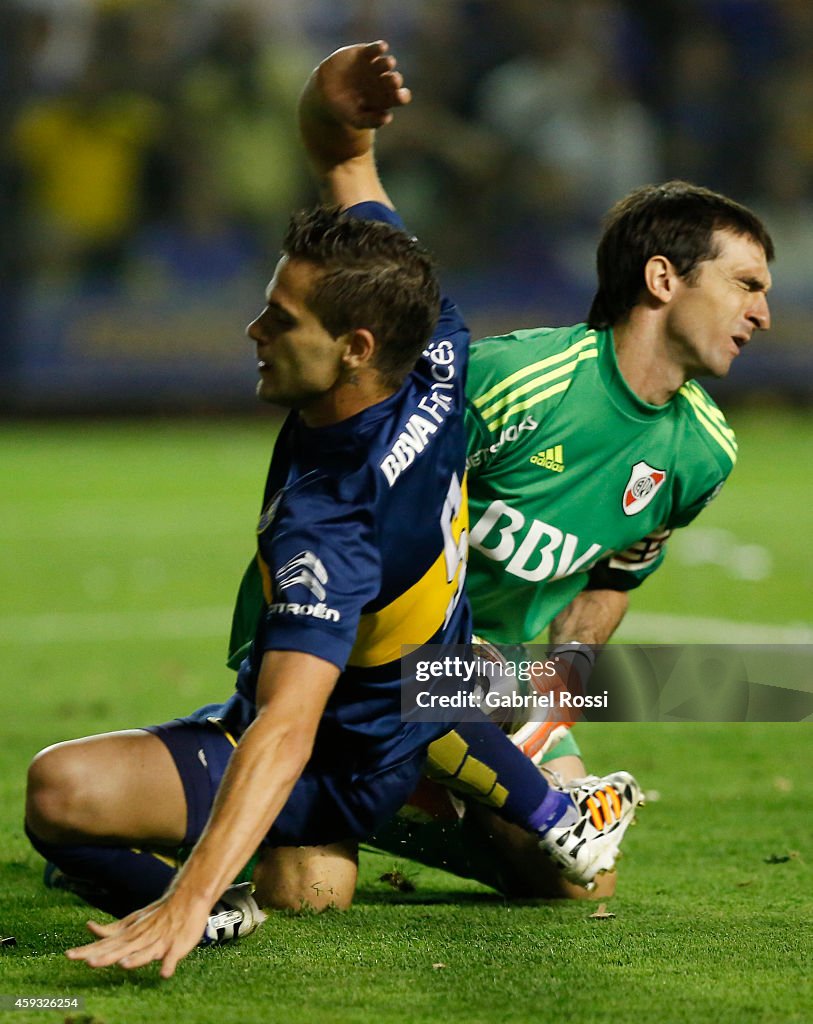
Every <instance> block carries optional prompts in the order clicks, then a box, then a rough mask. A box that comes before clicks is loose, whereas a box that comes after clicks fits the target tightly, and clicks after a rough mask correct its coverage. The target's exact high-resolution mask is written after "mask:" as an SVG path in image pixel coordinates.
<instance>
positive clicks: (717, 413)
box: [685, 381, 734, 437]
mask: <svg viewBox="0 0 813 1024" xmlns="http://www.w3.org/2000/svg"><path fill="white" fill-rule="evenodd" d="M685 387H690V388H691V390H692V391H693V392H694V394H696V395H697V398H698V399H699V400H700V401H701V402H702V403H703V406H704V407H705V410H707V412H708V413H709V415H710V416H711V417H712V419H714V420H717V421H718V422H719V423H720V426H721V427H724V428H725V430H726V431H727V432H729V433H730V434H731V435H732V437H733V434H734V431H733V430H732V429H731V427H729V425H728V424H727V423H726V418H725V415H724V413H723V411H722V410H721V409H720V408H719V407H718V406H716V404H715V403H714V402H713V401H712V399H711V398H710V397H709V396H708V395H707V394H704V393H703V392H702V391H701V390H700V387H699V385H697V384H695V382H694V381H687V382H686V384H685Z"/></svg>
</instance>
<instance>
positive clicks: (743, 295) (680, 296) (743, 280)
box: [667, 230, 771, 379]
mask: <svg viewBox="0 0 813 1024" xmlns="http://www.w3.org/2000/svg"><path fill="white" fill-rule="evenodd" d="M713 241H714V243H715V246H714V250H713V251H715V252H716V253H717V255H716V256H715V257H714V258H713V259H708V260H704V261H703V262H702V263H701V264H699V266H698V267H697V268H696V269H695V271H694V272H693V273H692V274H690V275H689V276H688V277H686V278H677V279H676V280H675V282H674V294H673V297H672V300H671V301H670V302H669V304H668V310H667V346H668V347H669V351H670V355H672V357H673V358H674V359H675V361H676V362H678V363H680V365H681V366H682V368H683V369H684V372H685V376H686V378H687V379H688V378H689V377H693V376H696V375H703V374H710V375H711V376H714V377H724V376H725V375H726V374H727V373H728V371H729V369H730V368H731V364H732V362H733V361H734V359H736V358H737V356H738V355H739V353H740V352H741V351H742V349H743V348H744V347H745V345H747V344H748V342H749V341H750V340H751V337H752V335H753V334H754V332H755V331H766V330H768V328H769V327H770V324H771V314H770V310H769V308H768V290H769V289H770V287H771V275H770V272H769V271H768V263H767V260H766V258H765V252H764V250H763V248H762V246H761V245H759V243H757V242H755V241H754V240H753V239H751V238H749V237H748V236H747V235H737V234H734V233H733V232H731V231H727V230H725V231H715V233H714V236H713Z"/></svg>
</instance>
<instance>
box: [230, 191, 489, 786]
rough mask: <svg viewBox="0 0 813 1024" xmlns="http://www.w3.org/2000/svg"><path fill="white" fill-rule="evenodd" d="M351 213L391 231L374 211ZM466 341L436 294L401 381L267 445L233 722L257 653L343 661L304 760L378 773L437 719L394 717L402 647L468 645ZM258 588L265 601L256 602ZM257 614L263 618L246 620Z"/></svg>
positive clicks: (246, 701)
mask: <svg viewBox="0 0 813 1024" xmlns="http://www.w3.org/2000/svg"><path fill="white" fill-rule="evenodd" d="M352 212H353V213H354V215H356V216H364V217H368V218H371V219H379V220H387V221H389V222H391V223H396V224H400V221H399V219H398V218H397V215H395V214H393V213H392V211H390V210H388V209H387V208H386V207H383V206H379V205H378V204H363V205H362V206H360V207H354V208H353V210H352ZM468 342H469V336H468V331H467V329H466V327H465V324H464V323H463V321H462V320H461V318H460V315H459V313H458V312H457V309H456V307H455V306H454V305H453V304H452V303H451V302H449V301H448V300H444V302H443V304H442V307H441V315H440V318H439V321H438V324H437V327H436V330H435V333H434V335H433V337H432V339H431V341H430V342H429V344H428V346H427V348H426V350H425V351H424V353H423V356H422V357H421V359H420V360H419V362H418V364H417V366H416V367H415V369H414V370H413V372H412V373H411V374H410V376H409V377H408V379H407V380H406V382H405V383H404V385H403V386H402V387H401V388H400V390H399V391H397V392H396V393H395V394H393V395H391V396H390V397H389V398H387V399H386V400H384V401H383V402H380V403H378V404H376V405H374V406H371V407H370V408H368V409H365V410H363V411H362V412H360V413H358V414H357V415H356V416H353V417H351V418H350V419H347V420H344V421H343V422H340V423H336V424H333V425H330V426H327V427H319V428H309V427H307V426H305V424H304V423H303V422H302V421H301V419H300V418H299V416H298V414H296V413H291V414H290V415H289V416H288V418H287V419H286V421H285V424H284V426H283V428H282V431H281V433H280V435H279V437H278V439H277V442H276V445H275V447H274V453H273V457H272V460H271V465H270V468H269V472H268V478H267V482H266V486H265V493H264V498H263V506H262V512H261V515H260V521H259V524H258V530H257V533H258V550H257V555H256V559H255V560H254V562H253V563H252V565H251V566H250V568H249V571H248V572H247V574H246V577H245V579H244V581H243V585H242V587H241V592H240V595H239V598H238V607H237V611H236V615H235V622H234V628H233V633H232V644H233V653H232V663H233V662H234V660H235V658H236V657H237V656H239V654H240V653H242V652H241V650H240V647H241V644H242V643H243V641H244V640H245V638H246V637H247V635H253V642H252V644H251V647H250V649H249V650H248V654H247V657H245V658H244V659H243V661H242V664H241V665H240V668H239V672H238V679H237V695H236V697H235V698H234V699H233V700H232V702H231V705H230V709H229V711H228V713H227V715H228V717H227V724H228V725H229V726H230V728H231V729H232V730H236V731H237V732H240V731H242V729H244V728H245V727H246V725H247V724H248V722H249V721H250V720H251V718H252V717H253V714H254V712H255V708H254V703H253V702H254V693H255V689H256V680H257V675H258V672H259V667H260V663H261V661H262V657H263V655H264V653H265V651H267V650H296V651H302V652H305V653H308V654H313V655H316V656H317V657H320V658H323V659H325V660H327V661H330V662H332V663H333V664H335V665H336V666H338V667H339V668H340V669H341V670H342V674H341V677H340V679H339V682H338V684H337V686H336V689H335V690H334V693H333V695H332V696H331V699H330V701H329V703H328V706H327V709H326V712H325V715H324V718H323V721H322V725H321V726H320V730H319V734H318V736H317V745H316V751H315V756H316V758H317V759H319V757H320V756H321V754H322V753H325V754H326V756H328V757H330V758H333V759H335V757H336V756H337V754H338V753H339V752H342V753H343V754H344V755H346V756H347V757H352V758H353V759H354V762H355V763H358V764H359V765H367V766H369V765H370V764H380V765H381V766H382V767H383V766H384V765H386V764H389V763H395V762H396V761H400V760H402V759H405V758H407V757H409V756H411V755H413V754H414V753H415V752H416V751H417V750H418V749H419V748H420V747H421V746H424V745H426V744H427V743H428V742H431V740H433V739H434V738H435V737H436V736H437V735H439V734H440V732H442V731H444V729H445V728H446V729H447V728H448V726H446V727H444V726H443V725H442V724H436V723H434V724H427V723H407V722H403V721H401V703H400V701H401V675H400V671H401V667H400V657H401V648H402V646H403V645H420V644H425V643H431V644H438V645H446V644H449V645H453V644H460V643H465V642H466V641H467V640H468V638H469V634H470V613H469V608H468V603H467V601H466V598H465V595H464V590H463V581H464V579H465V575H466V552H467V538H468V518H467V515H468V513H467V503H466V493H465V489H466V480H465V458H466V454H465V449H466V444H465V435H464V430H463V415H464V383H465V375H466V367H467V361H468ZM260 591H262V599H260ZM258 613H259V616H258Z"/></svg>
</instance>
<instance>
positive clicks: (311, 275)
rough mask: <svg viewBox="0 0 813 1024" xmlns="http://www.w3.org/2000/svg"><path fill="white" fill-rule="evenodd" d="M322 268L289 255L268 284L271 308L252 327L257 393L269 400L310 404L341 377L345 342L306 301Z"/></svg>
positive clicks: (289, 404)
mask: <svg viewBox="0 0 813 1024" xmlns="http://www.w3.org/2000/svg"><path fill="white" fill-rule="evenodd" d="M318 273H319V270H318V269H317V268H316V267H314V266H313V265H312V264H310V263H305V262H302V261H296V260H293V261H292V260H289V259H288V258H287V257H285V256H284V257H283V258H282V259H281V260H280V261H279V263H278V264H277V269H276V271H275V272H274V276H273V278H272V279H271V283H270V284H269V285H268V288H267V289H266V293H265V298H266V306H265V309H264V310H263V311H262V313H260V315H259V316H258V317H257V319H256V320H253V321H252V322H251V323H250V324H249V325H248V327H247V328H246V333H247V334H248V336H249V338H251V340H252V341H253V342H254V343H255V344H256V346H257V369H258V371H259V374H260V380H259V383H258V384H257V396H258V397H259V398H261V399H262V400H263V401H265V402H274V403H276V404H277V405H283V406H285V407H287V408H289V409H300V410H308V409H311V408H313V407H315V406H318V405H319V403H320V402H322V403H323V402H324V400H325V398H326V396H327V395H328V394H329V393H330V392H331V390H332V389H333V388H334V387H335V386H336V384H337V382H338V381H339V380H340V377H341V373H342V362H341V359H342V354H343V351H344V345H343V344H342V342H341V339H337V338H334V337H333V336H332V335H331V334H329V333H328V332H327V331H326V330H325V328H324V327H323V326H322V323H321V321H320V320H319V318H318V317H317V316H316V315H315V314H314V313H312V312H311V311H310V310H309V309H308V307H307V306H306V304H305V300H306V298H307V295H308V293H309V291H310V288H311V285H312V283H313V281H314V279H315V277H316V276H317V275H318ZM306 418H307V417H306Z"/></svg>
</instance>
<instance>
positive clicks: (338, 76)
mask: <svg viewBox="0 0 813 1024" xmlns="http://www.w3.org/2000/svg"><path fill="white" fill-rule="evenodd" d="M396 63H397V62H396V60H395V57H393V56H392V54H391V53H389V44H388V43H385V42H384V41H383V40H378V41H377V42H375V43H366V44H357V45H355V46H345V47H343V48H342V49H341V50H336V52H335V53H332V54H331V55H330V56H329V57H327V58H325V60H323V61H322V63H321V64H320V65H319V67H318V68H317V69H316V72H315V74H314V78H313V88H314V91H315V94H316V95H317V96H318V99H319V102H320V104H321V106H322V110H323V112H324V113H325V114H329V115H330V116H332V117H333V118H334V119H335V120H336V121H338V122H340V123H342V124H345V125H348V126H350V127H351V128H356V129H359V130H362V129H369V128H381V127H382V125H385V124H389V122H390V121H391V120H392V117H393V115H392V109H393V108H394V107H402V106H405V105H406V104H407V103H409V102H410V100H411V99H412V93H411V92H410V91H409V89H407V88H406V87H405V86H404V79H403V76H402V75H401V73H400V72H399V71H396V70H395V68H396Z"/></svg>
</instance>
